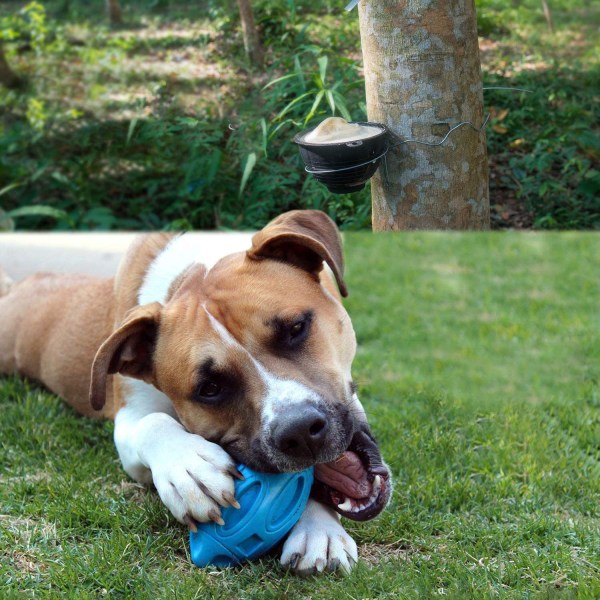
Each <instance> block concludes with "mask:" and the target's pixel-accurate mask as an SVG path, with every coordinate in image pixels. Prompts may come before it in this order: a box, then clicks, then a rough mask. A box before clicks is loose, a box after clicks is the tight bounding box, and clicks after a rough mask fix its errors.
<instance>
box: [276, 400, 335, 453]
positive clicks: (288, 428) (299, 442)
mask: <svg viewBox="0 0 600 600" xmlns="http://www.w3.org/2000/svg"><path fill="white" fill-rule="evenodd" d="M328 431H329V423H328V421H327V416H326V415H325V414H324V413H323V412H321V411H320V410H319V409H318V408H317V407H316V406H312V405H304V406H302V405H299V406H292V407H290V408H288V409H287V410H286V411H285V414H283V415H281V416H280V417H279V418H278V419H277V421H276V422H275V423H274V424H273V426H272V428H271V434H272V436H273V442H274V444H275V446H276V447H277V448H278V449H279V450H281V452H283V453H284V454H287V455H288V456H292V457H294V458H316V457H317V455H318V454H319V451H320V450H321V449H322V448H323V445H324V443H325V439H326V437H327V433H328Z"/></svg>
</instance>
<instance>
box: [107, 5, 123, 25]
mask: <svg viewBox="0 0 600 600" xmlns="http://www.w3.org/2000/svg"><path fill="white" fill-rule="evenodd" d="M106 12H107V13H108V20H109V21H110V24H111V25H121V24H122V23H123V15H122V13H121V6H120V4H119V0H106Z"/></svg>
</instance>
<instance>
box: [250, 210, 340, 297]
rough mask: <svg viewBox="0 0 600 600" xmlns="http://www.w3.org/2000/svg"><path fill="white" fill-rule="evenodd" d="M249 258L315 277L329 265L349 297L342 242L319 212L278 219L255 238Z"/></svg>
mask: <svg viewBox="0 0 600 600" xmlns="http://www.w3.org/2000/svg"><path fill="white" fill-rule="evenodd" d="M247 255H248V257H250V258H251V259H253V260H261V259H264V258H270V259H273V260H280V261H283V262H287V263H290V264H292V265H295V266H296V267H300V268H301V269H304V270H305V271H308V272H309V273H313V274H314V275H315V276H318V274H319V272H320V271H321V269H322V268H323V262H326V263H327V265H328V266H329V268H330V269H331V270H332V272H333V274H334V276H335V279H336V281H337V284H338V287H339V289H340V293H341V294H342V296H347V295H348V289H347V288H346V283H345V282H344V258H343V255H342V240H341V238H340V234H339V231H338V229H337V227H336V225H335V223H334V222H333V221H332V220H331V219H330V218H329V217H328V216H327V215H326V214H325V213H324V212H321V211H320V210H293V211H290V212H287V213H284V214H283V215H281V216H279V217H277V218H276V219H274V220H273V221H271V222H270V223H269V224H268V225H267V226H266V227H265V228H264V229H263V230H261V231H259V232H258V233H257V234H256V235H255V236H254V237H253V238H252V248H251V249H250V250H248V252H247Z"/></svg>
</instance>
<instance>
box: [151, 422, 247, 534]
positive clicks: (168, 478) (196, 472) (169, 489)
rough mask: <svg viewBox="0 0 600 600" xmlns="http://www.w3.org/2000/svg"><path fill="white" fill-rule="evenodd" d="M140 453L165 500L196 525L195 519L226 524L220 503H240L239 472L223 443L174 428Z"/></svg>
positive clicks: (185, 520) (176, 514) (180, 518)
mask: <svg viewBox="0 0 600 600" xmlns="http://www.w3.org/2000/svg"><path fill="white" fill-rule="evenodd" d="M142 455H143V456H142ZM140 456H141V457H142V459H144V462H145V463H146V464H147V465H148V467H149V468H150V470H151V472H152V480H153V482H154V485H155V487H156V490H157V492H158V495H159V496H160V498H161V500H162V501H163V503H164V504H165V505H166V506H167V508H168V509H169V510H170V511H171V513H172V514H173V516H174V517H175V518H176V519H177V520H178V521H179V522H181V523H184V524H186V525H188V526H190V527H191V528H192V529H194V530H195V524H194V521H198V522H200V523H205V522H207V521H214V522H215V523H220V524H222V523H223V521H222V519H221V511H220V507H227V506H236V507H239V505H238V504H237V502H236V500H235V496H234V477H236V476H238V475H239V473H238V471H237V469H236V467H235V464H234V462H233V460H232V459H231V457H230V456H229V454H227V453H226V452H225V451H224V450H223V449H222V448H221V447H220V446H217V445H216V444H213V443H212V442H208V441H206V440H205V439H204V438H202V437H200V436H198V435H193V434H191V433H188V432H186V431H184V430H183V428H180V429H179V430H173V429H171V431H169V435H168V436H165V437H162V436H157V438H155V439H154V441H153V443H152V444H151V445H149V446H148V445H146V446H145V447H144V448H143V451H142V452H140Z"/></svg>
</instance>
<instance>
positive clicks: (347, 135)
mask: <svg viewBox="0 0 600 600" xmlns="http://www.w3.org/2000/svg"><path fill="white" fill-rule="evenodd" d="M381 131H382V130H381V128H380V127H373V126H370V125H360V124H358V123H348V121H346V119H342V118H341V117H329V118H328V119H325V120H324V121H323V122H322V123H321V124H320V125H318V126H317V127H315V129H313V131H311V132H310V133H309V134H308V135H307V136H306V137H305V138H304V141H305V142H308V143H309V144H338V143H342V142H353V141H356V140H364V139H365V138H370V137H373V136H375V135H378V134H380V133H381Z"/></svg>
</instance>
